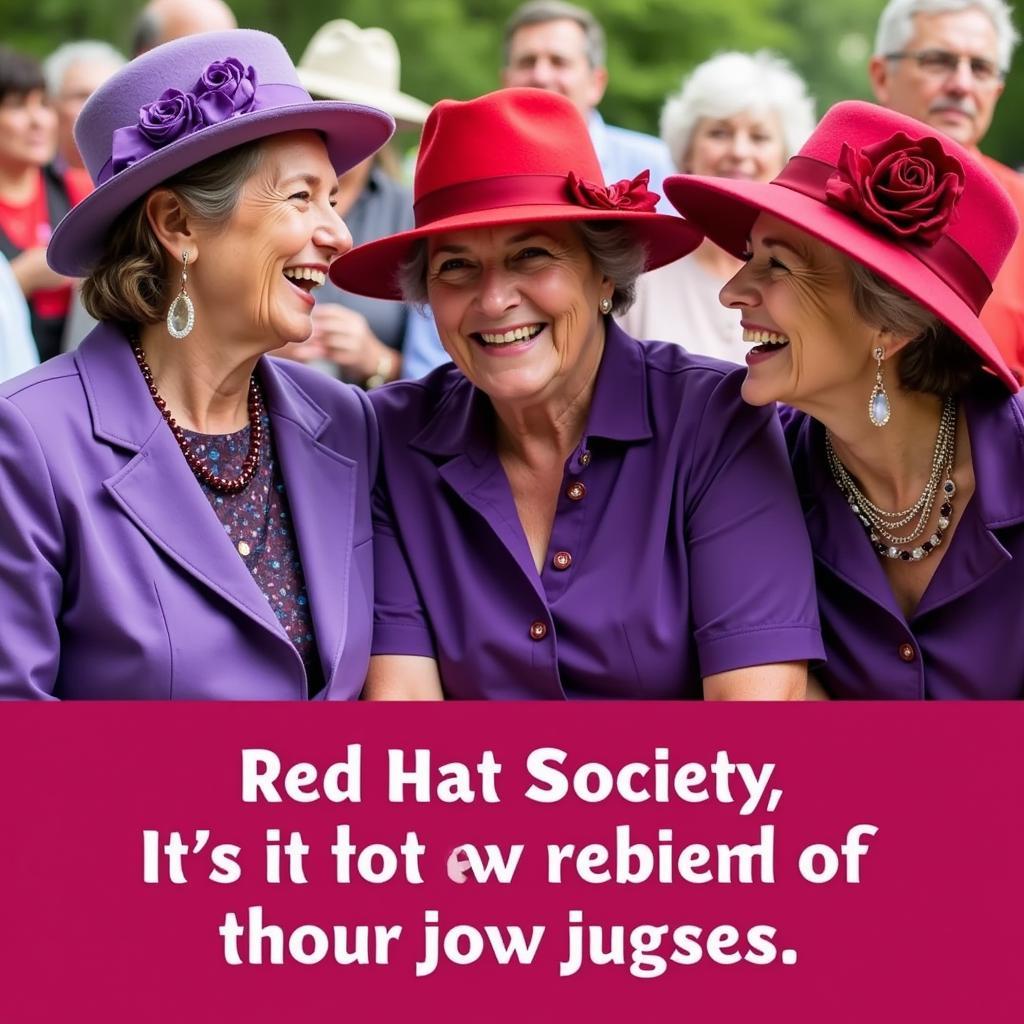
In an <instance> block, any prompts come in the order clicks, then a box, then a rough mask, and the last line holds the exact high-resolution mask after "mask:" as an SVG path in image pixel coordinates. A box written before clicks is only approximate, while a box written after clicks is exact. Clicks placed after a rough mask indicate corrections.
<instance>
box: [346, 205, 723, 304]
mask: <svg viewBox="0 0 1024 1024" xmlns="http://www.w3.org/2000/svg"><path fill="white" fill-rule="evenodd" d="M604 220H609V221H618V222H619V223H621V224H623V225H625V226H627V227H629V229H630V231H631V232H632V234H633V237H634V238H636V240H637V241H638V242H641V243H642V244H643V246H644V248H645V249H646V251H647V261H646V264H645V267H644V269H645V270H654V269H655V268H656V267H661V266H664V265H665V264H666V263H673V262H674V261H675V260H678V259H681V258H682V257H683V256H686V255H687V254H688V253H691V252H693V250H694V249H696V248H697V246H698V245H700V243H701V241H702V240H703V238H704V236H703V234H702V233H701V232H700V231H699V230H698V229H697V228H696V227H694V226H693V225H691V224H689V223H688V222H687V221H685V220H683V219H682V218H681V217H675V216H671V215H669V214H661V213H629V212H626V211H622V210H593V209H590V208H588V207H583V206H580V207H572V206H568V205H565V204H558V205H540V204H538V205H536V206H513V207H508V208H499V209H494V210H484V211H482V212H472V213H464V214H459V215H458V216H454V217H446V218H443V219H441V220H436V221H433V222H432V223H430V224H428V225H425V226H424V227H422V228H413V229H412V230H411V231H403V232H402V233H401V234H397V235H391V236H389V237H388V238H381V239H378V240H377V241H374V242H367V243H366V244H365V245H360V246H358V247H357V248H355V249H352V250H351V251H350V252H347V253H346V254H345V255H344V256H342V257H340V258H339V259H337V260H335V261H334V262H333V263H332V264H331V270H330V275H331V280H332V281H333V282H334V283H335V284H336V285H338V286H339V287H340V288H344V289H345V290H346V291H350V292H355V293H356V294H357V295H367V296H370V297H371V298H375V299H401V298H402V291H401V289H400V288H399V286H398V281H397V274H398V268H399V267H400V266H401V265H402V263H404V262H405V260H406V259H407V258H408V256H409V251H410V249H411V248H412V245H413V243H414V242H416V241H417V240H418V239H421V238H429V237H430V236H431V235H439V234H444V233H447V232H449V231H467V230H471V229H473V228H491V227H503V226H506V225H509V224H550V223H553V222H557V221H563V222H569V223H571V222H573V221H604Z"/></svg>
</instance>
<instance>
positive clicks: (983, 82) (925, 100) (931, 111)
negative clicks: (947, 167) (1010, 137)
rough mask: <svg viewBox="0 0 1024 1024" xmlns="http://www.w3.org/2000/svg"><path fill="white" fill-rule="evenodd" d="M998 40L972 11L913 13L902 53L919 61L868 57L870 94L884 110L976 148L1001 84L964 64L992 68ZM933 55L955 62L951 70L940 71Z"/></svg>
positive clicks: (988, 23) (987, 22) (990, 25)
mask: <svg viewBox="0 0 1024 1024" xmlns="http://www.w3.org/2000/svg"><path fill="white" fill-rule="evenodd" d="M998 42H999V41H998V36H997V35H996V29H995V25H993V23H992V19H991V18H989V16H988V15H987V14H986V13H985V12H984V11H982V10H980V9H979V8H977V7H970V8H967V9H966V10H963V11H950V12H946V13H944V14H916V15H914V32H913V34H912V35H911V37H910V39H909V40H908V42H907V44H906V46H904V47H903V52H904V53H907V54H917V55H919V57H918V58H917V59H915V58H913V57H909V56H908V57H902V58H900V59H896V60H885V59H884V58H881V57H875V58H873V59H872V61H871V68H870V74H871V84H872V86H873V88H874V90H875V95H876V96H877V98H878V101H879V103H882V104H883V105H884V106H887V107H889V108H890V109H892V110H898V111H899V112H900V113H902V114H908V115H909V116H910V117H916V118H917V119H918V120H919V121H924V122H925V123H927V124H930V125H932V126H933V127H934V128H936V129H938V130H939V131H940V132H943V133H944V134H946V135H948V136H950V138H953V139H956V141H957V142H959V143H960V144H961V145H964V146H976V145H978V143H979V142H981V140H982V139H983V138H984V136H985V133H986V132H987V131H988V127H989V125H990V124H991V123H992V115H993V113H994V112H995V108H996V101H997V100H998V99H999V96H1000V95H1001V94H1002V91H1003V82H1002V81H1001V79H1000V78H999V76H998V75H996V76H990V75H989V76H986V75H982V76H979V75H978V74H976V73H972V70H971V66H970V60H971V59H975V60H981V61H983V62H987V63H988V64H989V65H992V66H994V67H995V68H997V69H998V67H999V45H998ZM938 54H952V55H954V57H957V58H960V59H959V62H958V63H957V66H956V70H955V71H954V70H952V69H949V70H944V68H943V66H942V62H941V61H940V60H939V59H938V58H937V57H936V55H938ZM921 55H924V56H921ZM965 58H966V59H965Z"/></svg>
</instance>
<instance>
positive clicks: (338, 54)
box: [298, 18, 402, 92]
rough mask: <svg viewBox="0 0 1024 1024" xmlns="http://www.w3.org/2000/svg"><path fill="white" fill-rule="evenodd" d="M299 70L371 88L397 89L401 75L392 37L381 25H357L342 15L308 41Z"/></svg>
mask: <svg viewBox="0 0 1024 1024" xmlns="http://www.w3.org/2000/svg"><path fill="white" fill-rule="evenodd" d="M298 68H299V73H300V74H301V73H302V72H303V71H314V72H316V73H318V74H321V75H328V76H331V77H333V78H340V79H344V80H345V81H348V82H356V83H358V84H360V85H364V86H368V87H370V88H373V89H386V90H389V91H391V92H397V91H398V88H399V85H400V83H401V78H402V65H401V58H400V56H399V53H398V44H397V43H396V42H395V37H394V36H393V35H392V34H391V33H390V32H388V31H387V29H383V28H360V27H359V26H358V25H356V24H355V23H354V22H351V21H347V20H346V19H344V18H341V19H338V20H337V21H329V22H328V23H327V24H326V25H323V26H322V27H321V28H320V29H319V30H318V31H317V33H316V35H314V36H313V38H312V39H311V40H310V41H309V45H308V46H307V47H306V51H305V53H303V55H302V59H301V60H300V61H299V65H298Z"/></svg>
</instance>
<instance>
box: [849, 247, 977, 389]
mask: <svg viewBox="0 0 1024 1024" xmlns="http://www.w3.org/2000/svg"><path fill="white" fill-rule="evenodd" d="M844 260H845V262H846V263H847V265H848V266H849V268H850V284H851V295H852V298H853V308H854V309H855V310H856V311H857V315H858V316H859V317H860V318H861V319H862V320H863V321H864V322H865V323H866V324H870V325H871V326H872V327H875V328H877V329H879V330H884V331H891V332H892V333H894V334H901V335H907V334H910V335H911V336H912V337H913V341H911V342H909V344H907V345H906V346H905V347H904V348H903V349H902V350H901V351H900V352H899V354H898V359H899V364H898V365H899V379H900V384H901V385H902V386H903V387H904V388H906V389H907V390H908V391H924V392H927V393H928V394H933V395H939V396H940V397H944V396H945V395H957V394H960V393H961V392H963V391H965V390H966V389H967V388H969V387H970V386H971V385H972V384H973V383H974V382H975V381H977V380H978V379H979V378H980V377H981V376H982V373H983V370H982V360H981V357H980V356H979V355H978V354H977V353H976V352H975V351H974V349H972V348H971V347H970V346H969V345H968V344H967V342H965V341H964V340H963V339H962V338H961V337H960V336H959V335H958V334H957V333H956V332H955V331H953V329H952V328H950V327H949V326H948V325H947V324H945V323H944V322H943V321H942V320H940V319H939V318H938V317H937V316H936V315H935V314H934V313H932V312H930V311H929V310H927V309H925V308H924V307H923V306H922V305H920V303H918V302H916V301H915V300H914V299H912V298H910V296H908V295H905V294H904V293H903V292H902V291H900V289H899V288H897V287H895V286H894V285H891V284H889V282H888V281H885V280H884V279H883V278H881V277H879V276H878V274H876V273H875V272H874V271H872V270H869V269H868V268H867V267H865V266H864V264H862V263H858V262H857V261H856V260H854V259H852V258H851V257H849V256H845V257H844Z"/></svg>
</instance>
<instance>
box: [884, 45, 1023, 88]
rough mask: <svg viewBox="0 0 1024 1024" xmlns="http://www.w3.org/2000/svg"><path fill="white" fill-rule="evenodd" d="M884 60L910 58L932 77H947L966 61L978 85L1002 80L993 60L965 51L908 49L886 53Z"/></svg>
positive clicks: (1001, 74) (993, 83)
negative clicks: (971, 54)
mask: <svg viewBox="0 0 1024 1024" xmlns="http://www.w3.org/2000/svg"><path fill="white" fill-rule="evenodd" d="M885 59H886V60H912V61H914V62H915V63H916V64H917V66H918V67H919V68H920V69H921V70H922V71H923V72H924V73H925V74H926V75H930V76H931V77H932V78H947V77H948V76H949V75H952V74H955V73H956V72H957V71H958V70H959V69H960V63H961V62H962V61H967V63H968V64H969V65H970V67H971V77H972V78H973V79H974V81H975V82H977V83H978V85H995V84H996V82H1000V81H1002V78H1003V73H1002V71H1001V70H1000V69H999V65H998V64H996V63H995V61H991V60H987V59H986V58H985V57H970V56H968V55H967V54H966V53H951V52H950V51H949V50H908V51H906V52H905V53H887V54H886V55H885Z"/></svg>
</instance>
